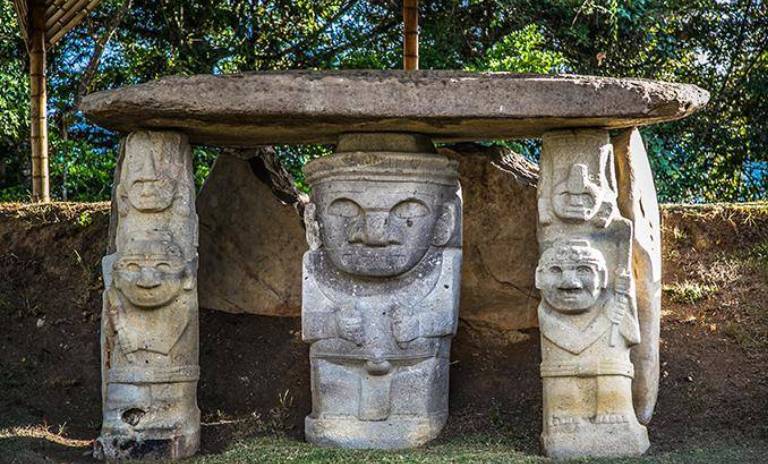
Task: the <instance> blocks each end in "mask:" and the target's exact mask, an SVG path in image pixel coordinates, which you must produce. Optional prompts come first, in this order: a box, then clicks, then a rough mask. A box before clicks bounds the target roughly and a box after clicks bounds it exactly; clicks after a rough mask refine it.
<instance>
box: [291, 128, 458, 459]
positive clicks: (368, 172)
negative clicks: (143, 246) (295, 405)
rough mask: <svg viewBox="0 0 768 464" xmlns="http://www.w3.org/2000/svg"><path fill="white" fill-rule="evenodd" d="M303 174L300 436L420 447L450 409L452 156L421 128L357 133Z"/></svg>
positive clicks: (454, 269)
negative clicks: (305, 391) (305, 390)
mask: <svg viewBox="0 0 768 464" xmlns="http://www.w3.org/2000/svg"><path fill="white" fill-rule="evenodd" d="M305 172H306V175H307V180H308V181H309V183H310V185H311V186H312V203H311V204H309V205H308V206H307V208H306V221H305V222H306V224H307V241H308V243H309V246H310V250H309V251H307V253H306V254H305V255H304V271H303V303H302V333H303V338H304V340H305V341H307V342H309V343H311V349H310V362H311V368H312V369H311V372H312V413H311V414H310V415H309V416H308V417H307V418H306V436H307V439H308V440H309V441H310V442H313V443H317V444H320V445H324V446H339V447H347V448H406V447H413V446H418V445H421V444H423V443H425V442H427V441H429V440H431V439H433V438H435V437H436V436H437V435H438V433H439V432H440V430H441V429H442V427H443V425H444V424H445V421H446V419H447V417H448V369H449V353H450V342H451V337H452V336H453V335H454V334H455V332H456V326H457V322H458V309H459V304H458V303H459V283H460V275H461V197H460V190H459V183H458V173H457V164H456V162H455V161H451V160H449V159H447V158H445V157H443V156H440V155H437V154H436V153H435V150H434V146H433V145H432V143H431V141H429V139H427V138H425V137H420V136H410V135H397V134H389V135H367V134H363V135H360V134H356V135H349V136H343V137H342V138H341V140H340V143H339V145H338V147H337V153H336V154H335V155H333V156H330V157H327V158H321V159H319V160H316V161H313V162H312V163H310V164H309V165H307V166H306V168H305Z"/></svg>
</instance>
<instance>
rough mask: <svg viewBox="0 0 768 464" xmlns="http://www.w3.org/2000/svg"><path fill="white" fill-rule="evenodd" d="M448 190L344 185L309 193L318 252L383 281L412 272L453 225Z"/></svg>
mask: <svg viewBox="0 0 768 464" xmlns="http://www.w3.org/2000/svg"><path fill="white" fill-rule="evenodd" d="M451 191H452V189H450V188H448V187H446V186H442V185H435V184H429V183H422V182H382V181H375V180H360V181H357V180H354V181H353V180H345V181H339V182H333V183H331V182H329V183H321V184H320V185H317V186H316V187H315V188H314V198H315V203H316V204H317V213H316V214H317V220H318V221H319V223H320V235H321V240H322V244H323V247H324V248H325V249H326V251H327V253H328V256H329V257H330V259H331V261H332V262H333V264H334V265H335V266H336V267H337V268H338V269H340V270H342V271H344V272H346V273H349V274H354V275H362V276H371V277H386V276H395V275H399V274H402V273H404V272H406V271H408V270H410V269H411V268H413V267H414V266H415V265H416V264H417V263H418V262H419V261H420V260H421V259H422V258H423V257H424V255H425V254H426V253H427V251H428V250H429V247H430V246H431V245H432V244H433V242H435V241H443V243H444V242H445V241H447V239H448V238H449V236H450V234H451V233H452V231H453V230H452V229H453V225H454V221H455V214H456V212H455V209H454V208H453V207H452V205H449V204H446V203H448V202H447V200H448V196H449V195H450V193H451Z"/></svg>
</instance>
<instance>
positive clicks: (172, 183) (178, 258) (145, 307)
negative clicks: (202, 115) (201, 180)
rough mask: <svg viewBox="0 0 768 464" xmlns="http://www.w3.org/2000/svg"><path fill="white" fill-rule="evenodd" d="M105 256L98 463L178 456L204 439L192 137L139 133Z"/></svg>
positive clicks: (127, 152) (129, 147)
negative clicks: (189, 139) (199, 383)
mask: <svg viewBox="0 0 768 464" xmlns="http://www.w3.org/2000/svg"><path fill="white" fill-rule="evenodd" d="M115 192H116V195H115V198H114V201H115V202H116V208H115V210H116V211H117V215H116V217H113V224H114V234H115V237H114V244H115V250H114V253H112V254H110V255H108V256H106V257H105V258H104V260H103V262H102V267H103V272H104V285H105V291H104V309H103V313H102V327H101V345H102V400H103V423H102V430H101V436H100V437H99V439H98V440H97V441H96V443H95V445H94V455H95V456H96V457H97V458H100V459H106V460H108V461H112V460H123V459H176V458H183V457H187V456H191V455H192V454H194V453H195V452H196V451H197V449H198V448H199V443H200V411H199V409H198V408H197V399H196V390H197V380H198V377H199V366H198V308H197V215H196V213H195V209H194V178H193V175H192V153H191V148H190V146H189V144H188V142H187V139H186V136H184V135H181V134H178V133H173V132H134V133H132V134H131V135H129V136H128V137H127V139H126V140H125V141H124V145H123V152H122V155H121V163H120V166H119V168H118V174H117V186H116V188H115Z"/></svg>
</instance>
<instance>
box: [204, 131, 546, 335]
mask: <svg viewBox="0 0 768 464" xmlns="http://www.w3.org/2000/svg"><path fill="white" fill-rule="evenodd" d="M439 152H440V153H441V154H444V155H446V156H448V157H450V158H452V159H454V160H456V161H457V162H458V163H459V182H460V183H461V188H462V197H463V202H464V233H463V241H464V260H463V265H462V288H461V290H462V291H461V303H460V307H461V309H460V317H461V319H462V321H463V322H464V323H466V324H470V325H471V327H472V328H473V329H476V330H480V331H493V332H504V334H503V336H504V337H507V338H516V337H520V335H519V334H518V335H516V333H517V332H513V331H516V330H524V329H529V328H534V327H536V326H537V322H536V307H537V306H538V303H539V295H538V290H536V289H535V286H534V271H535V269H536V262H537V260H538V248H537V247H536V245H535V243H536V221H535V215H536V181H537V178H538V169H537V167H536V166H535V165H532V164H531V163H529V162H527V161H526V160H524V159H523V158H521V157H519V156H517V155H515V154H514V153H512V152H511V151H509V150H507V149H504V148H501V147H486V146H483V145H479V144H474V143H462V144H457V145H450V146H448V147H444V148H441V149H439ZM265 160H266V161H265ZM286 176H288V174H287V173H286V172H285V171H284V170H282V168H281V167H280V166H279V164H278V163H277V162H276V161H275V159H274V153H273V152H269V151H263V150H246V151H240V152H229V154H226V153H225V154H223V155H221V156H220V157H219V158H218V159H217V160H216V163H215V164H214V167H213V170H212V172H211V174H210V176H209V177H208V179H207V180H206V182H205V184H204V186H203V188H202V190H201V192H200V193H199V195H198V199H197V210H198V214H199V215H200V273H199V287H200V306H201V307H203V308H210V309H217V310H221V311H226V312H231V313H249V314H259V315H266V316H292V317H298V316H299V315H300V314H301V256H302V254H303V253H304V251H305V250H306V247H307V245H306V240H305V236H304V234H305V232H304V226H303V220H302V217H301V211H302V210H303V205H304V202H305V201H307V200H306V197H304V196H302V195H301V194H300V193H299V192H297V191H296V190H295V189H294V188H293V186H292V185H291V184H290V183H288V184H286V183H285V182H284V179H285V177H286ZM532 244H533V246H531V245H532Z"/></svg>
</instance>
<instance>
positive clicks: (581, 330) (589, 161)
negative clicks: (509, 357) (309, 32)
mask: <svg viewBox="0 0 768 464" xmlns="http://www.w3.org/2000/svg"><path fill="white" fill-rule="evenodd" d="M616 196H617V195H616V177H615V172H614V157H613V147H612V146H611V144H610V141H609V137H608V132H607V131H604V130H580V131H554V132H550V133H547V134H545V135H544V137H543V148H542V155H541V178H540V180H539V202H538V203H539V226H540V227H539V246H540V249H541V258H540V259H539V264H538V267H537V269H536V287H537V288H539V289H540V290H541V295H542V300H541V304H540V305H539V329H540V332H541V351H542V363H541V376H542V383H543V387H544V395H543V399H544V414H543V421H544V431H543V433H542V436H541V439H542V444H543V447H544V450H545V452H546V454H547V455H548V456H551V457H555V458H574V457H581V456H627V455H637V454H642V453H643V452H645V450H646V449H647V448H648V446H649V443H648V434H647V431H646V429H645V427H643V426H642V425H641V424H640V423H639V422H638V420H637V416H636V414H635V411H634V407H633V402H632V379H633V377H634V372H635V368H634V367H633V365H632V363H631V362H630V348H631V347H632V346H635V345H637V344H638V343H640V327H639V321H638V316H637V309H636V300H635V299H636V296H635V285H634V276H633V275H632V224H631V222H630V221H629V220H628V219H625V218H623V217H621V216H620V214H619V209H618V206H617V203H616ZM636 367H638V368H642V366H636Z"/></svg>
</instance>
